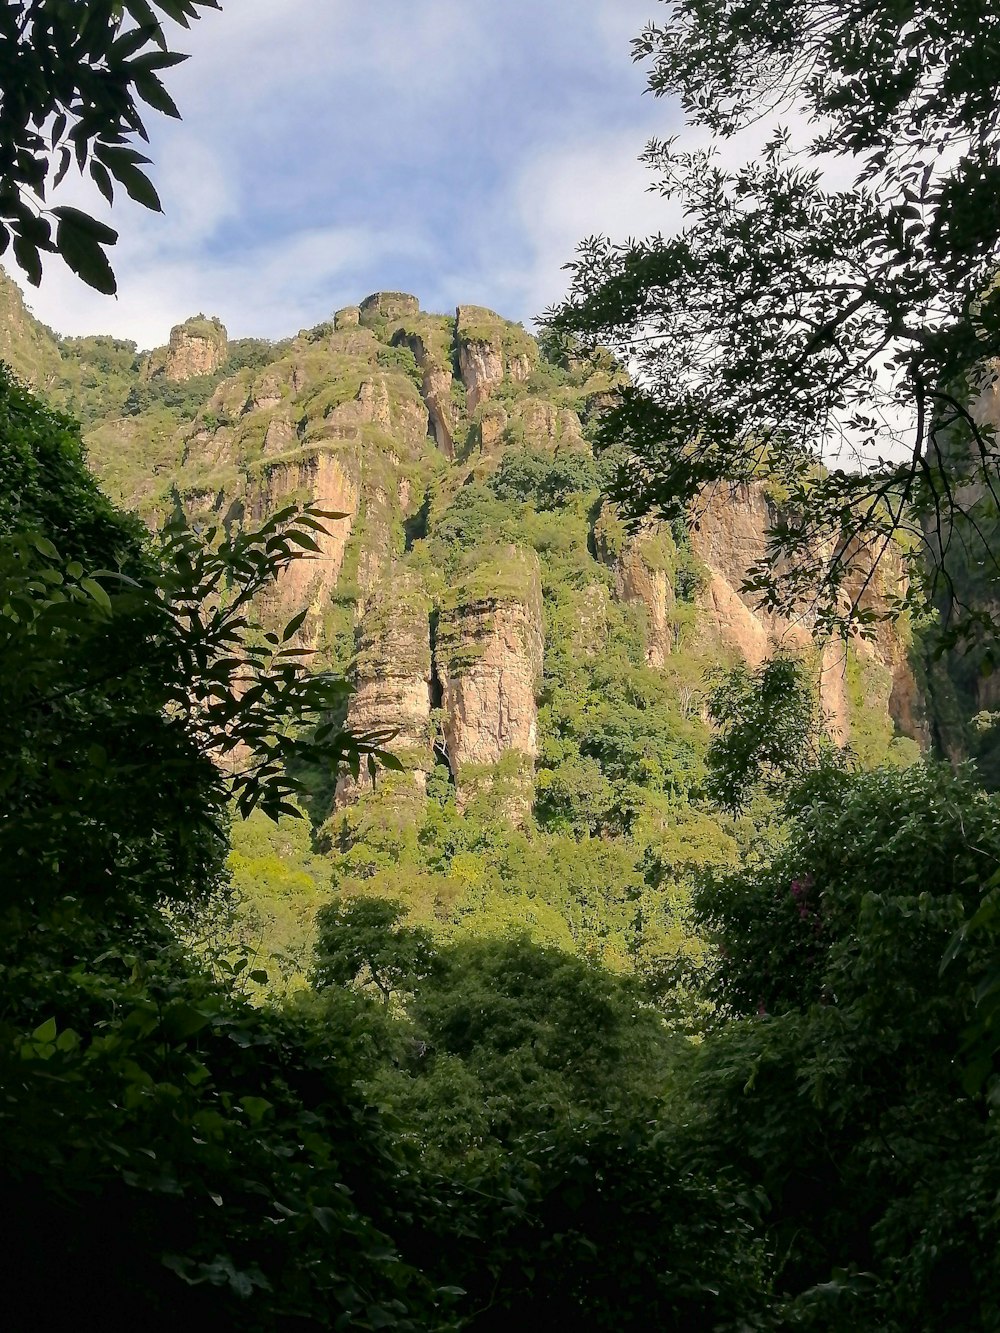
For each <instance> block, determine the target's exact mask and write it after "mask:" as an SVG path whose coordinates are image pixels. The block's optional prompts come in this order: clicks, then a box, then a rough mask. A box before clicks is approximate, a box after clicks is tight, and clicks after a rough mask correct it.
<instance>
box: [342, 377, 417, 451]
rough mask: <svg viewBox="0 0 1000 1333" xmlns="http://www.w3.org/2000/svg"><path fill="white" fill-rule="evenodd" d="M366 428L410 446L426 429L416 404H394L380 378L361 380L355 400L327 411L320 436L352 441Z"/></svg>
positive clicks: (404, 401) (411, 402) (396, 402)
mask: <svg viewBox="0 0 1000 1333" xmlns="http://www.w3.org/2000/svg"><path fill="white" fill-rule="evenodd" d="M414 398H415V395H414ZM366 425H367V426H377V427H378V429H379V430H381V431H383V432H384V433H385V434H386V435H390V434H391V435H398V436H399V437H400V438H401V439H403V440H406V441H409V442H411V443H416V442H418V441H419V440H421V439H423V437H424V435H425V434H426V428H427V422H426V418H425V417H424V414H423V411H422V409H421V407H420V404H419V402H417V401H410V400H408V399H404V400H401V401H395V402H394V401H393V400H392V399H391V398H390V396H389V391H388V389H387V387H386V383H385V380H384V378H382V377H381V376H377V377H372V378H371V379H366V380H364V381H363V382H362V384H361V387H360V388H359V389H358V393H357V396H356V397H355V398H353V399H350V400H348V401H347V402H346V403H340V404H339V405H338V406H337V407H333V408H331V409H330V410H329V411H328V412H327V413H326V415H325V416H324V418H323V423H322V430H321V434H322V435H323V436H324V437H326V438H329V439H338V440H356V439H358V438H360V435H361V428H362V426H366Z"/></svg>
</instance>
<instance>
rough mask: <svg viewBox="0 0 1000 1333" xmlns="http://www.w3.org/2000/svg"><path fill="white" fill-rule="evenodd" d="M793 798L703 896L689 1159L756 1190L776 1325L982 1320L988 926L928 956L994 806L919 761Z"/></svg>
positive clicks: (815, 777)
mask: <svg viewBox="0 0 1000 1333" xmlns="http://www.w3.org/2000/svg"><path fill="white" fill-rule="evenodd" d="M789 811H790V814H791V816H792V820H791V826H790V829H789V834H788V837H787V840H786V842H785V845H784V846H783V847H782V848H781V849H780V850H779V851H778V852H777V854H776V855H774V856H773V857H771V858H769V859H768V860H767V861H766V862H764V863H763V864H759V865H757V866H751V867H747V868H744V869H741V870H739V871H737V872H736V873H734V874H732V875H729V876H723V877H721V878H717V879H716V880H715V881H714V882H711V883H708V884H706V885H705V887H704V889H703V892H702V893H701V895H700V898H699V902H698V914H699V917H700V920H701V924H702V926H703V928H704V929H705V930H706V932H707V933H708V934H709V935H710V937H711V938H712V939H713V941H714V943H715V944H716V946H717V949H718V955H717V964H716V971H715V977H714V982H713V984H712V985H711V988H710V994H711V997H712V998H713V999H714V1001H715V1004H716V1006H717V1010H716V1012H717V1016H718V1017H717V1021H716V1030H715V1031H713V1032H711V1033H710V1034H709V1035H708V1036H707V1037H706V1038H705V1040H704V1042H703V1043H702V1045H701V1047H700V1048H699V1049H698V1051H697V1052H696V1053H694V1054H693V1058H692V1068H691V1069H690V1070H689V1072H688V1078H689V1079H690V1080H691V1081H689V1082H687V1090H686V1093H685V1094H684V1099H683V1102H682V1105H683V1106H684V1111H683V1115H684V1118H685V1123H686V1124H687V1125H688V1126H689V1127H691V1128H692V1129H693V1130H694V1139H695V1141H694V1142H692V1143H691V1144H690V1145H689V1149H690V1152H691V1158H690V1160H691V1161H692V1163H694V1164H696V1165H698V1166H699V1167H700V1168H701V1169H703V1170H705V1169H708V1170H711V1167H710V1166H709V1163H712V1164H714V1167H715V1169H717V1170H730V1169H732V1168H733V1167H734V1166H736V1165H737V1164H740V1165H739V1168H738V1169H739V1170H740V1172H741V1174H742V1177H743V1181H744V1184H745V1186H746V1187H748V1188H753V1189H760V1190H763V1191H764V1193H765V1195H766V1199H767V1205H766V1208H765V1211H764V1218H765V1227H766V1243H765V1244H766V1249H767V1250H768V1252H769V1253H771V1254H773V1255H774V1256H776V1267H775V1273H774V1281H775V1289H776V1291H777V1292H778V1293H779V1294H781V1293H783V1295H782V1296H781V1299H780V1300H779V1301H778V1303H777V1308H776V1314H779V1315H780V1320H779V1326H780V1327H794V1328H798V1327H805V1328H814V1329H824V1330H841V1329H843V1330H845V1331H846V1330H847V1329H849V1328H864V1329H875V1328H877V1329H880V1330H892V1333H897V1331H899V1333H902V1330H906V1329H910V1328H921V1329H926V1330H928V1333H931V1331H932V1330H941V1333H944V1331H945V1330H950V1329H955V1328H977V1329H979V1328H982V1329H992V1328H995V1327H996V1303H997V1299H998V1294H1000V1293H998V1288H997V1270H996V1265H995V1263H994V1262H993V1257H992V1256H993V1255H994V1254H995V1250H996V1246H997V1243H998V1240H1000V1237H998V1234H997V1216H996V1210H995V1206H994V1200H995V1198H996V1190H997V1188H998V1185H1000V1137H998V1133H997V1120H996V1116H995V1114H994V1113H993V1111H992V1102H991V1096H992V1093H991V1091H990V1088H991V1086H992V1084H990V1083H989V1082H986V1083H985V1085H984V1084H983V1083H978V1082H977V1081H976V1080H975V1079H972V1080H970V1079H969V1078H968V1077H967V1072H966V1071H965V1070H964V1069H963V1063H962V1062H961V1061H960V1060H957V1059H956V1056H957V1055H958V1053H959V1050H960V1047H961V1043H962V1038H963V1033H964V1032H965V1030H966V1026H967V1024H968V1023H969V1022H970V1019H972V1018H973V1016H974V1014H975V1003H976V993H977V990H979V989H980V988H981V987H982V984H983V982H984V981H986V980H987V979H988V978H989V976H990V974H991V961H992V955H993V954H994V951H995V947H996V922H995V921H993V922H991V923H990V925H989V928H988V929H984V931H983V933H982V934H981V935H979V936H977V937H970V939H969V941H968V947H967V948H966V949H965V950H964V951H963V952H962V953H961V954H960V956H959V958H958V959H957V960H956V961H955V962H954V963H953V965H952V967H951V968H949V969H945V971H944V972H943V973H942V971H941V966H940V963H941V957H942V954H943V952H944V950H945V946H946V944H947V942H948V939H949V937H950V936H951V935H952V933H953V931H954V930H955V928H956V927H957V926H958V925H959V923H961V922H962V921H963V919H967V918H968V917H969V915H970V914H971V913H973V912H974V911H975V910H976V907H977V904H978V901H979V894H980V885H981V884H982V883H983V881H984V879H986V878H987V877H988V875H989V874H990V873H991V871H992V869H993V867H995V865H996V863H997V860H998V859H1000V816H998V810H997V805H996V802H995V800H994V799H993V798H992V797H989V796H987V795H985V794H984V793H983V792H981V791H979V790H978V789H977V787H976V785H975V783H974V782H973V781H972V780H971V778H970V776H969V775H968V774H966V773H959V774H955V773H953V772H952V771H951V770H950V769H947V768H945V767H944V766H935V765H926V766H925V765H916V766H914V767H912V768H909V769H905V770H892V769H884V770H876V771H874V772H869V773H853V774H851V773H846V772H843V771H839V772H838V771H832V770H829V769H828V770H825V771H820V772H817V773H815V774H812V775H810V776H808V777H806V778H805V779H803V780H802V782H801V783H800V784H799V785H798V786H797V787H795V788H793V789H792V790H791V792H790V797H789ZM990 1054H991V1056H992V1052H991V1053H990ZM990 1068H991V1070H995V1066H994V1065H993V1062H992V1058H991V1059H990ZM685 1081H686V1080H685V1079H682V1080H681V1082H682V1083H683V1082H685Z"/></svg>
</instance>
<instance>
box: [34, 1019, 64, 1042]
mask: <svg viewBox="0 0 1000 1333" xmlns="http://www.w3.org/2000/svg"><path fill="white" fill-rule="evenodd" d="M57 1030H58V1029H57V1027H56V1020H55V1019H54V1018H47V1019H46V1020H45V1022H44V1023H42V1024H40V1025H39V1026H38V1027H37V1028H35V1030H34V1032H33V1033H32V1034H31V1037H32V1040H33V1041H39V1042H49V1041H55V1039H56V1032H57Z"/></svg>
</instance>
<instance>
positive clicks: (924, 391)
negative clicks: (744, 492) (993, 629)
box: [553, 0, 1000, 636]
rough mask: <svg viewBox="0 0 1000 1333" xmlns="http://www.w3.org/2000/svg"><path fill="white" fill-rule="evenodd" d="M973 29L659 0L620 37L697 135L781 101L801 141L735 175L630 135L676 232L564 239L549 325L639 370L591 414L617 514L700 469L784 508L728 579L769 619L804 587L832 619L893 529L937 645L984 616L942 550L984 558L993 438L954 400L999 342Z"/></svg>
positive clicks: (971, 21) (675, 495) (990, 146)
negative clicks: (805, 134)
mask: <svg viewBox="0 0 1000 1333" xmlns="http://www.w3.org/2000/svg"><path fill="white" fill-rule="evenodd" d="M996 24H997V16H996V15H995V14H994V13H993V12H992V11H991V10H990V9H989V7H988V6H983V5H981V4H978V3H968V4H958V5H955V4H951V3H942V0H921V2H920V3H917V4H915V5H903V6H900V5H897V4H895V3H891V2H890V0H885V2H884V3H883V2H882V0H876V3H874V4H870V3H868V2H867V0H857V3H855V2H854V0H851V2H850V3H846V4H844V3H840V0H829V2H828V0H819V3H812V2H811V0H810V2H809V3H793V4H789V5H785V4H783V3H774V4H770V3H766V4H763V5H760V4H751V3H745V2H744V0H708V3H705V2H703V0H671V3H670V18H669V20H668V21H667V22H666V23H664V24H663V25H656V24H650V25H649V27H648V28H647V29H646V31H645V32H644V33H643V34H642V36H641V37H640V38H638V39H637V41H636V42H635V44H634V52H635V55H636V58H637V59H640V60H645V61H647V62H648V68H649V87H650V88H651V90H652V91H653V92H654V93H655V94H656V95H667V94H675V95H679V96H680V98H681V101H682V103H683V106H684V109H685V112H686V114H687V117H688V123H689V124H690V125H691V126H692V127H705V128H707V129H708V130H709V131H710V132H711V133H712V134H713V135H714V136H716V138H717V140H724V139H726V138H728V137H730V136H731V135H733V134H735V133H736V132H737V131H740V130H742V129H744V128H745V127H747V126H749V125H752V124H753V123H754V122H755V121H757V120H758V119H759V118H761V117H768V116H772V115H779V114H785V115H791V113H792V111H793V109H797V110H798V111H799V112H800V113H804V114H805V116H806V117H807V118H808V122H809V124H810V126H811V129H812V133H813V138H812V140H811V141H810V142H809V143H808V144H807V145H806V147H805V148H804V149H802V150H799V149H797V148H796V147H795V145H793V144H792V143H791V142H790V140H789V137H788V135H787V134H786V133H784V132H782V131H780V130H778V131H776V132H775V133H774V134H773V136H772V138H771V139H770V141H769V142H768V144H767V146H766V147H765V149H764V151H763V153H762V154H761V156H760V158H759V160H756V161H752V162H749V163H748V164H746V165H744V166H737V167H735V168H729V167H726V166H724V165H722V164H721V163H720V162H719V160H718V159H717V158H716V157H715V156H714V155H713V151H712V149H708V150H698V151H691V152H685V151H682V150H681V149H680V148H678V147H677V146H675V145H674V144H673V143H672V142H653V143H651V144H650V145H649V147H648V149H647V152H646V160H647V161H648V163H649V165H650V166H651V167H652V169H653V170H654V171H655V172H656V173H657V177H658V181H657V185H658V188H659V190H660V191H661V193H662V194H663V195H664V196H666V197H668V198H676V199H677V200H678V201H679V202H680V205H681V207H682V209H683V213H684V217H685V224H684V229H683V230H682V231H681V232H680V233H679V234H677V235H675V236H672V237H662V236H659V237H654V238H651V239H650V240H647V241H644V242H635V243H629V244H627V245H624V246H615V245H612V244H611V243H610V242H609V241H607V240H606V239H603V238H594V239H591V240H589V241H587V242H585V243H584V245H583V246H582V247H581V251H580V255H579V258H578V261H577V263H576V265H575V271H574V282H573V287H572V291H571V295H570V298H569V300H568V301H567V303H566V304H565V306H564V307H563V309H562V310H561V311H557V312H556V313H555V315H554V317H553V329H554V331H555V332H557V333H560V334H569V335H576V336H578V337H580V338H581V339H583V340H584V341H585V342H586V343H587V345H589V346H594V345H605V346H610V347H611V348H613V349H614V350H615V351H616V352H617V353H618V354H619V355H620V356H621V357H622V358H623V359H624V360H625V361H626V362H627V363H629V364H633V365H635V366H637V368H638V374H637V377H636V381H635V383H634V384H633V385H632V386H631V387H628V388H626V389H623V390H622V391H621V392H620V394H619V397H618V402H617V405H616V406H615V408H614V410H613V411H611V412H610V413H609V414H608V416H607V417H606V418H605V420H604V422H603V425H602V438H603V439H604V441H605V442H624V444H626V445H627V447H628V451H629V455H630V460H629V461H628V462H627V463H626V464H625V465H623V466H622V467H620V468H619V471H618V475H617V478H616V481H615V485H614V492H615V495H616V498H617V499H618V500H619V501H620V502H621V504H622V505H623V506H624V507H625V508H626V510H627V511H628V512H629V513H630V514H632V515H637V514H642V513H645V512H647V511H648V510H650V509H651V508H655V509H661V510H664V511H666V512H672V513H677V512H683V510H684V509H685V508H686V507H687V506H688V505H689V504H690V503H691V502H692V501H694V500H695V498H696V497H697V495H698V493H699V492H700V490H701V489H702V488H703V487H704V486H705V485H706V484H707V483H710V482H717V481H722V482H728V483H733V484H738V483H741V482H744V481H746V480H747V479H748V478H751V477H753V476H755V475H757V474H758V473H759V472H760V471H761V470H762V469H766V470H767V471H768V472H769V473H771V474H772V475H774V476H776V477H777V478H778V479H779V480H780V482H781V485H782V487H783V489H784V491H785V495H786V497H787V503H785V504H784V505H783V506H782V510H781V516H780V519H779V521H778V522H777V523H776V525H775V527H774V529H773V531H772V534H771V550H770V552H769V553H768V556H767V558H766V559H765V560H764V561H762V562H761V565H760V567H759V570H758V575H757V577H756V579H754V580H753V581H752V582H753V584H754V586H755V587H756V588H757V589H758V590H759V591H760V592H761V593H762V594H763V595H764V596H765V598H766V599H767V601H768V602H769V604H770V605H772V606H774V607H780V608H785V609H787V608H789V607H792V606H795V605H797V604H798V605H801V603H802V602H803V601H809V602H812V601H813V600H814V599H816V598H817V597H818V598H819V603H820V620H821V623H824V624H827V625H830V626H832V625H837V624H842V623H843V622H844V621H845V619H851V618H852V617H853V618H855V619H856V618H857V614H858V611H859V600H860V591H859V589H861V588H863V587H864V586H866V585H867V582H868V580H869V579H870V577H871V567H872V562H873V559H874V558H875V557H876V556H877V555H878V554H879V553H880V552H881V551H882V550H883V549H884V548H885V546H886V544H887V542H888V541H889V539H890V537H891V535H892V534H894V533H895V532H897V531H899V530H905V531H907V532H908V533H910V534H911V536H912V538H913V541H912V544H911V553H912V554H914V555H915V554H916V553H917V552H919V551H920V550H921V548H923V550H924V554H925V555H927V556H929V557H930V558H931V564H932V566H934V567H935V568H936V570H937V582H938V584H939V585H941V586H943V588H944V589H945V590H946V591H947V593H948V596H949V597H950V598H951V599H952V600H953V601H954V600H955V599H956V598H958V599H959V600H964V602H965V605H964V610H965V612H966V613H967V614H966V617H965V620H964V630H963V629H962V628H960V627H959V628H957V629H956V633H959V634H963V633H964V634H968V635H973V636H974V633H975V631H976V628H977V625H978V623H979V622H980V621H981V619H982V612H983V608H982V606H981V605H979V604H978V603H977V602H975V601H971V600H969V599H962V591H963V590H962V588H961V586H960V585H959V582H958V579H957V577H956V573H957V565H956V562H957V561H960V560H961V559H962V558H963V557H962V555H961V552H962V551H963V550H964V549H967V550H968V552H969V555H970V558H971V559H972V561H973V563H976V564H980V565H983V564H985V565H986V566H988V567H989V568H990V569H991V570H992V571H993V573H994V574H995V573H996V572H997V571H996V565H995V553H994V551H993V549H992V545H991V544H990V543H989V542H988V541H984V540H983V539H982V536H981V530H980V520H981V518H982V514H981V512H980V511H981V510H982V509H983V508H984V507H986V508H989V509H991V510H992V511H995V475H996V451H995V441H994V434H995V431H994V427H993V426H992V425H990V424H989V423H988V419H987V420H984V416H983V414H982V413H980V412H977V411H976V410H975V407H974V406H973V408H972V410H970V403H972V404H974V402H975V399H976V398H977V397H978V396H979V395H980V394H984V395H986V396H987V397H988V396H989V393H990V392H991V386H992V383H993V370H992V368H991V367H992V365H993V362H992V360H991V358H993V357H994V356H995V354H996V349H997V342H998V332H1000V326H998V323H997V315H998V310H1000V306H998V303H997V293H996V287H995V282H994V278H995V273H996V268H997V231H996V227H995V225H994V221H993V217H994V213H995V207H996V196H997V186H998V181H1000V164H998V158H997V153H998V143H1000V139H998V133H997V113H996V107H995V106H994V105H992V103H991V99H992V82H993V81H992V75H991V74H990V72H989V70H988V67H987V64H986V63H985V62H984V61H983V59H982V52H983V50H984V49H985V48H986V46H989V45H990V43H991V42H993V41H995V39H996V35H997V34H996ZM829 153H841V154H845V155H853V156H852V160H853V163H854V165H855V168H856V170H857V173H858V174H857V179H856V181H855V183H854V185H853V187H850V188H838V187H837V186H836V185H833V184H831V183H829V181H828V179H827V177H826V176H824V174H823V158H824V155H825V154H829ZM852 459H857V460H859V461H860V464H861V465H860V467H855V466H853V465H852ZM819 460H826V461H828V462H830V463H831V466H830V467H829V469H827V470H824V469H821V468H817V466H816V464H817V462H818V461H819ZM914 512H916V513H918V514H919V515H922V516H923V518H924V519H925V521H926V523H927V524H928V525H929V528H930V529H931V532H932V535H931V536H930V537H929V538H928V537H927V536H926V535H925V531H924V527H923V525H922V523H921V522H920V521H919V519H918V520H914V517H913V515H914ZM779 572H780V577H779V576H778V575H779ZM915 572H919V571H915ZM919 582H920V579H919V578H917V579H916V580H915V584H914V586H916V584H917V583H919ZM890 610H898V607H897V608H890ZM864 618H865V617H864V614H862V616H861V623H864Z"/></svg>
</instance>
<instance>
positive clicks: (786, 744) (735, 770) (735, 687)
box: [705, 657, 833, 811]
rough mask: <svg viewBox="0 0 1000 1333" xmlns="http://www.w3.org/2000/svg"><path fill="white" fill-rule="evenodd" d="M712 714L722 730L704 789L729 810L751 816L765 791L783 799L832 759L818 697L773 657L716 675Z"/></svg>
mask: <svg viewBox="0 0 1000 1333" xmlns="http://www.w3.org/2000/svg"><path fill="white" fill-rule="evenodd" d="M708 713H709V716H710V717H711V719H712V721H713V722H714V723H715V725H716V727H717V728H718V730H717V732H716V734H715V735H714V736H713V737H712V740H711V742H710V744H709V747H708V754H707V755H706V757H705V762H706V765H707V767H708V780H707V782H706V784H705V787H706V791H707V792H708V795H709V796H711V797H712V799H713V800H715V801H718V802H719V804H720V805H722V806H725V807H726V808H727V809H729V810H736V811H738V810H741V809H743V808H745V807H746V806H747V805H749V803H750V801H751V800H752V798H753V795H754V792H755V790H759V789H760V788H761V787H763V788H764V790H765V791H767V792H769V793H770V794H772V795H773V794H777V793H779V792H780V791H781V790H782V789H783V788H784V787H786V786H787V785H788V783H789V782H791V781H792V779H794V778H795V777H801V776H802V775H803V774H805V773H807V772H809V771H810V770H811V769H814V768H816V767H817V766H818V765H819V764H820V763H821V762H822V761H823V760H824V759H826V758H829V759H830V760H831V761H832V759H833V746H832V744H831V743H830V741H829V740H828V739H827V737H826V736H825V735H824V732H823V719H822V716H821V713H820V707H819V702H818V700H817V698H816V691H815V689H814V688H813V686H812V685H811V684H810V682H809V681H808V679H807V678H806V674H805V670H804V668H803V666H802V664H801V663H799V662H796V661H795V660H794V659H793V658H790V657H774V658H772V659H771V660H770V661H768V662H765V663H764V664H763V666H760V667H758V668H757V670H756V671H751V670H750V668H749V667H747V666H744V665H742V664H741V665H739V666H735V667H733V668H732V669H731V670H729V671H725V672H722V673H721V674H717V675H716V678H715V680H714V682H713V685H712V688H711V690H710V691H709V695H708Z"/></svg>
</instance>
